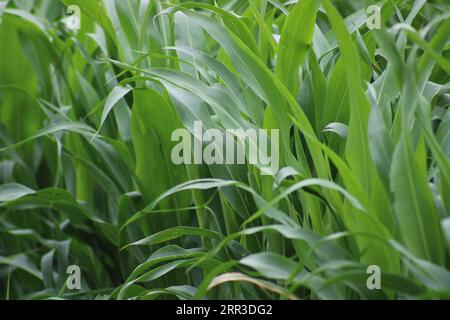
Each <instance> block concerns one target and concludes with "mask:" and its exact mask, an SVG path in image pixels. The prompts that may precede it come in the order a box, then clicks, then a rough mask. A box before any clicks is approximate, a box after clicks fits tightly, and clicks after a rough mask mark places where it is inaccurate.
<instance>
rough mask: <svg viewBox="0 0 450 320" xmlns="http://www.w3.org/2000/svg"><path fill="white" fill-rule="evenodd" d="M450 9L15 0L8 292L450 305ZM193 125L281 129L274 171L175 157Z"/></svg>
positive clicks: (0, 179) (1, 102) (5, 116)
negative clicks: (375, 277) (374, 19)
mask: <svg viewBox="0 0 450 320" xmlns="http://www.w3.org/2000/svg"><path fill="white" fill-rule="evenodd" d="M372 4H376V5H378V6H380V8H381V22H382V26H381V29H380V30H375V29H374V30H371V29H369V28H368V27H367V25H366V22H367V13H366V8H367V7H368V6H369V5H372ZM70 5H77V6H79V8H80V9H81V25H80V29H79V30H77V31H74V30H71V29H69V28H68V26H67V25H66V23H65V20H66V19H67V14H66V10H67V7H68V6H70ZM449 12H450V7H449V6H448V4H446V2H445V1H439V0H430V1H421V0H415V1H412V0H411V1H409V0H408V1H406V0H405V1H402V0H388V1H380V2H375V1H356V0H345V1H344V0H342V1H331V0H323V1H320V0H300V1H274V0H270V1H269V0H248V1H235V0H217V1H209V0H208V1H194V2H187V1H180V0H171V1H162V0H151V1H144V0H121V1H118V0H97V1H93V0H61V1H54V0H30V1H18V0H9V1H5V0H3V1H0V21H1V22H0V298H1V299H61V298H62V299H94V298H97V299H168V298H169V299H174V298H177V299H202V298H209V299H380V298H381V299H438V298H450V271H449V269H450V222H449V221H450V220H449V219H450V217H449V216H450V138H449V137H450V135H449V132H450V108H449V106H450V92H449V89H450V85H449V83H450V82H449V79H450V74H449V71H450V63H449V61H450V60H449V57H450V51H449V49H450V46H449V39H450V38H449V34H450V20H449ZM194 121H202V123H203V126H204V129H210V128H215V129H219V130H224V129H238V128H242V129H245V130H246V129H249V128H261V129H279V130H280V140H281V141H280V167H281V169H280V171H279V172H278V173H277V174H275V175H268V176H267V175H261V173H260V170H259V168H258V167H256V166H254V165H251V164H244V165H242V164H241V165H231V164H226V165H206V164H200V165H198V164H183V165H176V164H174V163H173V162H172V161H171V151H172V148H173V147H174V146H175V144H176V142H173V141H172V140H171V135H172V133H173V131H174V130H176V129H179V128H186V129H188V130H189V131H190V132H191V133H194V132H193V124H194ZM74 264H76V265H78V266H80V268H81V274H82V288H81V290H78V291H77V290H70V289H69V288H67V286H66V279H67V276H68V275H67V274H66V269H67V267H68V266H69V265H74ZM369 265H377V266H379V267H380V268H381V283H382V288H381V289H379V290H370V289H369V288H368V287H367V285H366V280H367V278H368V277H369V274H367V272H366V270H367V267H368V266H369Z"/></svg>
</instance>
